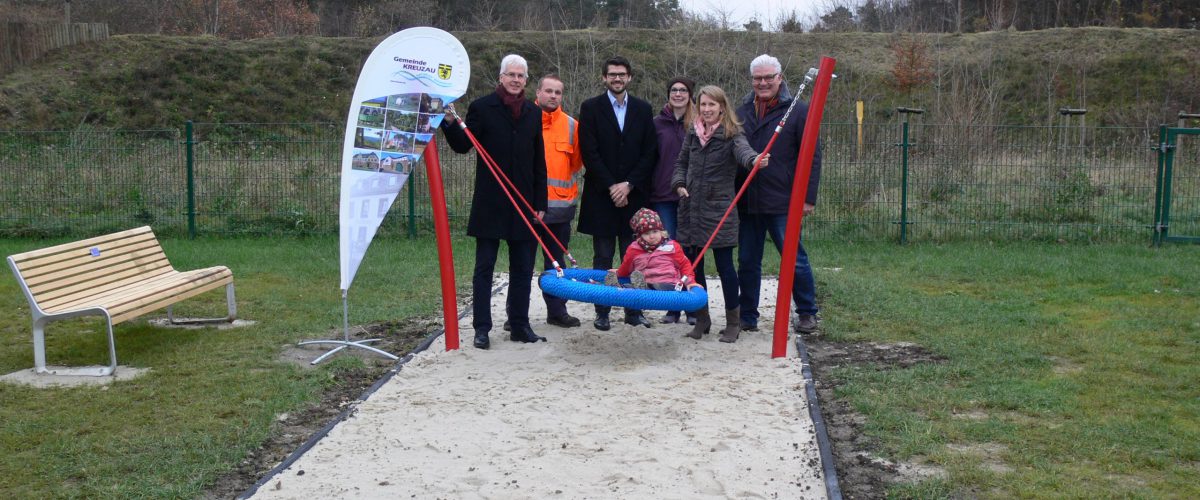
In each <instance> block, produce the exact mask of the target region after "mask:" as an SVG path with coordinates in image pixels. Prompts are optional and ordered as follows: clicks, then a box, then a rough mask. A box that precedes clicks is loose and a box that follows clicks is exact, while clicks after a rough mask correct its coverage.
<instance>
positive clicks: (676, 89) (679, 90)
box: [671, 88, 688, 94]
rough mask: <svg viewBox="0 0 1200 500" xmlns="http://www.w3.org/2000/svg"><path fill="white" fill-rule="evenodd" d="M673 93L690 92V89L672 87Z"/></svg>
mask: <svg viewBox="0 0 1200 500" xmlns="http://www.w3.org/2000/svg"><path fill="white" fill-rule="evenodd" d="M671 93H672V94H686V93H688V89H686V88H683V89H681V88H673V89H671Z"/></svg>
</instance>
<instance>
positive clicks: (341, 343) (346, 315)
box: [299, 290, 400, 365]
mask: <svg viewBox="0 0 1200 500" xmlns="http://www.w3.org/2000/svg"><path fill="white" fill-rule="evenodd" d="M380 340H382V339H363V340H354V341H351V340H350V303H349V302H348V301H347V300H346V290H342V340H308V341H305V342H301V343H300V344H299V345H311V344H332V345H336V346H337V347H335V348H334V349H333V350H332V351H329V352H327V353H325V354H322V355H321V356H320V357H318V358H317V359H314V360H312V362H311V363H310V364H314V365H315V364H317V363H320V362H322V361H324V360H325V358H328V357H330V356H333V355H334V354H337V353H338V351H341V350H342V349H345V348H347V347H357V348H359V349H366V350H368V351H371V352H374V353H375V354H379V355H381V356H385V357H387V358H388V359H391V360H397V359H400V357H399V356H396V355H395V354H392V353H390V352H387V351H384V350H382V349H376V348H374V347H371V346H369V345H367V343H368V342H378V341H380Z"/></svg>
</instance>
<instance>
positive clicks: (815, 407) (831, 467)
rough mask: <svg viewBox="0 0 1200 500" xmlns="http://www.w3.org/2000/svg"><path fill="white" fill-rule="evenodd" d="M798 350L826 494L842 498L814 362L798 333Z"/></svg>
mask: <svg viewBox="0 0 1200 500" xmlns="http://www.w3.org/2000/svg"><path fill="white" fill-rule="evenodd" d="M796 350H797V351H799V352H800V373H801V374H802V375H803V376H804V392H805V395H806V396H807V397H806V399H807V400H808V416H809V418H812V421H813V430H814V431H815V432H816V433H817V449H818V450H819V452H820V455H821V472H822V473H823V474H822V475H823V476H825V494H826V495H827V496H828V497H829V500H842V488H841V486H838V479H837V466H836V464H835V463H834V461H833V443H832V442H830V441H829V432H828V431H827V430H826V428H825V417H823V416H822V415H821V403H819V402H818V401H817V386H816V382H815V381H814V380H813V371H812V362H811V361H810V360H809V357H808V347H806V346H805V345H804V339H803V338H801V335H800V334H798V333H797V334H796Z"/></svg>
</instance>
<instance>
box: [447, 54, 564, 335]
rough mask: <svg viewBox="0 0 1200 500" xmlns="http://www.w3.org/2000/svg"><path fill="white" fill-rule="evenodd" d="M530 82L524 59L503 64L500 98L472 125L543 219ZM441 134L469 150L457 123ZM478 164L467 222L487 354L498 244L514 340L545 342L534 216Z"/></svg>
mask: <svg viewBox="0 0 1200 500" xmlns="http://www.w3.org/2000/svg"><path fill="white" fill-rule="evenodd" d="M528 78H529V65H528V64H527V63H526V62H525V59H524V58H522V57H521V56H518V55H515V54H510V55H508V56H505V57H504V60H503V61H501V63H500V84H499V85H498V86H497V87H496V91H495V92H493V93H491V94H488V95H486V96H483V97H480V98H479V99H476V100H475V101H474V102H472V103H471V105H470V106H469V107H468V108H467V118H466V125H467V128H468V129H470V131H471V132H472V133H473V134H474V135H475V138H476V139H477V140H478V141H479V143H480V145H482V146H483V148H484V149H485V150H487V152H488V154H490V155H491V156H492V158H493V159H494V160H496V164H497V165H498V166H499V167H500V171H501V172H503V173H504V175H506V176H508V178H509V179H511V180H512V182H513V184H514V185H516V188H517V191H518V192H520V194H521V196H524V197H525V199H526V200H528V201H529V204H530V205H533V208H534V210H537V211H538V215H539V216H540V215H542V214H544V213H545V211H546V160H545V151H544V149H543V147H542V111H541V109H539V108H538V107H537V106H536V105H534V104H533V103H532V102H529V101H528V100H526V99H525V82H526V81H527V80H528ZM442 132H443V133H445V135H446V142H447V143H448V144H449V145H450V148H451V149H453V150H454V151H455V152H457V153H467V152H469V151H470V150H471V146H472V144H471V141H470V139H469V138H468V137H467V134H466V132H464V131H463V130H462V128H461V127H460V124H459V123H458V122H457V121H456V120H454V118H453V117H452V116H451V115H447V116H446V119H445V120H443V122H442ZM476 158H477V159H476V164H475V192H474V193H473V194H472V197H471V218H470V221H469V222H467V235H468V236H472V237H474V238H475V272H474V276H473V277H472V279H471V300H472V314H473V318H472V320H471V326H472V327H474V329H475V347H477V348H480V349H487V348H488V347H489V346H490V345H491V342H490V340H489V338H488V333H490V331H491V329H492V310H491V296H492V271H493V270H494V268H495V266H496V255H497V253H498V252H499V250H500V240H504V241H505V242H506V243H507V244H508V273H509V279H510V284H509V287H508V303H507V307H506V309H507V312H508V318H509V322H510V326H511V329H512V333H511V335H510V337H509V338H510V339H511V340H513V341H519V342H537V341H539V340H541V341H545V340H546V339H545V338H544V337H540V336H538V335H537V334H535V333H534V332H533V329H532V328H530V327H529V294H530V291H531V288H532V286H531V282H532V277H533V263H534V256H535V254H536V252H537V243H536V241H535V240H534V238H533V234H532V233H531V232H530V231H529V227H528V226H526V225H525V222H524V221H523V220H522V219H524V218H527V217H532V214H528V213H525V212H527V211H528V210H526V209H525V207H524V206H523V205H522V206H521V207H520V208H519V209H518V208H517V207H514V206H513V203H512V202H511V201H510V200H509V199H508V197H507V196H505V194H504V191H503V190H502V188H501V186H500V184H499V183H498V182H497V181H496V179H495V178H494V177H493V176H492V174H491V172H490V171H489V170H488V167H487V165H486V164H485V163H484V162H483V158H482V157H481V156H479V155H476ZM513 198H514V199H516V196H515V195H514V196H513ZM517 203H520V200H517Z"/></svg>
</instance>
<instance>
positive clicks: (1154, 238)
mask: <svg viewBox="0 0 1200 500" xmlns="http://www.w3.org/2000/svg"><path fill="white" fill-rule="evenodd" d="M1151 147H1152V148H1154V156H1155V159H1156V160H1157V166H1156V168H1155V171H1154V222H1153V223H1152V224H1151V226H1150V230H1151V231H1153V232H1152V233H1151V234H1150V245H1151V246H1156V247H1157V246H1160V245H1161V244H1162V241H1161V240H1160V239H1159V236H1160V235H1161V234H1162V190H1163V174H1164V172H1163V163H1164V162H1163V157H1164V156H1166V153H1167V124H1165V123H1164V124H1162V125H1159V126H1158V144H1156V145H1153V146H1151Z"/></svg>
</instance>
